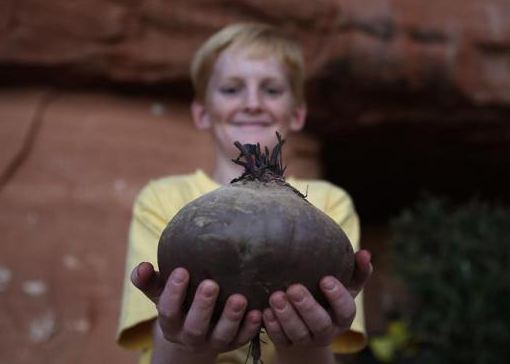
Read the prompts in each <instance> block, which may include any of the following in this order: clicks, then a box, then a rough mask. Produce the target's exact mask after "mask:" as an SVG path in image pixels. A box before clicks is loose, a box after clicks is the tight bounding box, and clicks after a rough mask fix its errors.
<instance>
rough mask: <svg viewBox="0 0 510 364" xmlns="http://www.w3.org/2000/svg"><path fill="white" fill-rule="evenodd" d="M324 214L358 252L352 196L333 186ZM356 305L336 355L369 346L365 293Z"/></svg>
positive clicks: (337, 343) (336, 344)
mask: <svg viewBox="0 0 510 364" xmlns="http://www.w3.org/2000/svg"><path fill="white" fill-rule="evenodd" d="M324 212H325V213H326V214H327V215H329V216H330V217H331V218H332V219H333V220H335V221H336V222H337V223H338V225H340V227H341V228H342V230H343V231H344V232H345V234H346V235H347V237H348V238H349V240H350V241H351V244H352V247H353V249H354V251H355V252H356V251H358V250H359V248H360V244H359V241H360V226H359V225H360V224H359V217H358V214H357V213H356V211H355V209H354V204H353V203H352V200H351V198H350V196H349V195H348V194H347V193H346V192H345V191H343V190H342V189H340V188H338V187H335V186H332V188H331V191H330V192H329V193H328V194H327V201H326V209H325V211H324ZM355 303H356V316H355V318H354V321H353V323H352V325H351V329H350V330H349V331H347V332H345V333H343V334H342V335H340V336H339V337H338V338H336V339H335V341H334V342H333V343H332V350H333V351H334V352H335V353H338V354H350V353H355V352H358V351H360V350H362V349H363V348H364V347H365V346H366V344H367V335H366V330H365V316H364V309H363V292H361V293H360V294H358V296H357V297H356V299H355Z"/></svg>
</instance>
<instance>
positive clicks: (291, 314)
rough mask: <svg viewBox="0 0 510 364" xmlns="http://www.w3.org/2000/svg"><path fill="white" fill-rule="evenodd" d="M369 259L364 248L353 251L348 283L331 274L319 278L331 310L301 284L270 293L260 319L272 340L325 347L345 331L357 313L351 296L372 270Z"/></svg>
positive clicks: (285, 344)
mask: <svg viewBox="0 0 510 364" xmlns="http://www.w3.org/2000/svg"><path fill="white" fill-rule="evenodd" d="M370 259H371V257H370V253H369V252H368V251H366V250H361V251H359V252H357V253H356V254H355V262H356V266H355V272H354V276H353V279H352V281H351V282H350V284H349V285H347V286H344V285H342V283H340V282H339V281H338V280H337V279H336V278H334V277H331V276H327V277H323V278H322V279H321V281H320V288H321V290H322V292H323V293H324V295H325V297H326V299H327V300H328V302H329V304H330V306H331V309H330V312H328V311H327V310H326V309H324V308H323V307H322V306H321V305H320V304H319V303H318V302H317V301H316V300H315V299H314V297H313V296H312V295H311V293H310V292H309V291H308V290H307V289H306V288H305V287H304V286H303V285H301V284H294V285H292V286H290V287H289V288H288V289H287V290H286V292H281V291H280V292H275V293H273V294H272V295H271V296H270V299H269V303H270V308H268V309H266V310H264V313H263V320H264V325H265V327H266V331H267V333H268V335H269V336H270V337H271V340H272V341H273V342H274V344H275V345H276V346H282V347H288V346H297V347H300V346H301V347H303V346H308V347H310V346H314V347H321V346H322V347H324V346H328V345H329V344H331V342H332V341H333V339H334V338H335V337H336V336H338V335H339V334H341V333H343V332H345V331H347V330H348V329H349V328H350V326H351V324H352V321H353V319H354V316H355V314H356V305H355V303H354V298H355V297H356V296H357V295H358V294H359V292H360V291H361V290H362V289H363V287H364V286H365V284H366V282H367V281H368V278H369V277H370V275H371V273H372V270H373V267H372V264H371V263H370Z"/></svg>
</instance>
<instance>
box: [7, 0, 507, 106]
mask: <svg viewBox="0 0 510 364" xmlns="http://www.w3.org/2000/svg"><path fill="white" fill-rule="evenodd" d="M0 6H1V8H0V30H1V33H0V34H1V35H0V64H1V65H2V66H3V67H4V71H5V70H6V68H5V67H7V69H8V70H9V71H12V70H13V68H10V67H12V66H17V67H21V70H22V71H21V70H20V71H19V72H26V71H27V70H26V69H25V68H23V67H27V66H30V67H36V68H38V69H39V70H42V71H44V70H48V69H53V70H55V69H56V70H58V72H55V73H53V74H52V75H53V76H52V77H71V78H72V77H76V76H77V75H80V76H86V77H87V78H90V77H92V78H105V79H107V80H112V81H132V82H140V83H144V82H151V83H153V82H162V81H165V82H172V81H176V80H183V79H187V72H188V65H189V61H190V58H191V55H192V53H193V52H194V50H195V49H196V47H197V46H198V45H199V44H200V43H201V42H202V41H203V40H204V39H205V38H206V37H207V36H208V35H210V34H211V33H212V32H213V31H214V30H216V29H218V28H220V27H221V26H223V25H225V24H227V23H230V22H235V21H244V20H253V21H264V22H269V23H273V24H278V25H280V26H282V27H283V28H285V29H287V30H288V31H289V32H290V33H292V34H294V35H295V36H296V37H297V38H298V39H300V40H301V41H302V42H303V44H304V46H305V50H306V54H307V60H308V64H309V69H310V75H311V78H312V79H313V78H314V77H315V76H317V75H319V76H320V75H321V73H323V70H324V67H325V66H327V65H331V64H335V63H338V62H342V63H343V64H344V65H345V66H346V67H348V68H349V69H350V70H351V76H353V77H354V79H355V80H356V81H358V82H359V83H363V82H364V81H365V82H366V80H376V81H378V82H383V83H385V84H392V85H393V84H395V83H396V84H402V83H405V84H407V85H409V87H410V88H411V89H414V90H417V89H418V90H419V89H423V88H427V87H428V86H429V85H430V84H437V83H438V82H439V83H443V84H445V85H447V86H448V87H449V88H451V89H452V90H455V91H456V93H458V94H460V95H462V96H463V97H465V98H466V99H468V100H470V101H471V102H473V103H474V104H498V105H508V103H510V22H508V21H507V19H508V17H510V3H509V2H508V1H507V0H455V1H448V2H445V1H440V0H434V1H419V0H393V1H390V0H370V1H358V0H319V1H313V2H307V1H300V2H296V1H290V0H278V1H272V2H270V3H265V2H263V1H262V2H259V1H251V0H240V1H220V2H218V1H210V0H195V1H184V0H144V1H128V0H124V1H113V0H76V1H72V2H70V1H65V0H52V1H44V2H42V1H30V0H4V1H2V4H1V5H0ZM47 68H48V69H47ZM14 69H18V70H19V68H14ZM32 70H33V68H32ZM25 76H26V74H25ZM20 77H21V76H20Z"/></svg>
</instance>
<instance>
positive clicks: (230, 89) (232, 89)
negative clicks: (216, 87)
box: [220, 85, 241, 95]
mask: <svg viewBox="0 0 510 364" xmlns="http://www.w3.org/2000/svg"><path fill="white" fill-rule="evenodd" d="M240 91H241V87H240V86H233V85H228V86H221V87H220V92H221V93H222V94H224V95H235V94H237V93H239V92H240Z"/></svg>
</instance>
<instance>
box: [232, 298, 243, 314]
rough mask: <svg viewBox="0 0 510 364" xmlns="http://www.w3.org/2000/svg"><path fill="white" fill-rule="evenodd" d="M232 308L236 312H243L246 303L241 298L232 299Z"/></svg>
mask: <svg viewBox="0 0 510 364" xmlns="http://www.w3.org/2000/svg"><path fill="white" fill-rule="evenodd" d="M229 306H230V309H231V310H232V311H234V312H241V311H242V310H244V307H245V303H244V302H243V301H239V300H231V301H230V302H229Z"/></svg>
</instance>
